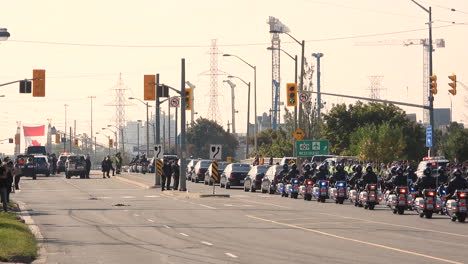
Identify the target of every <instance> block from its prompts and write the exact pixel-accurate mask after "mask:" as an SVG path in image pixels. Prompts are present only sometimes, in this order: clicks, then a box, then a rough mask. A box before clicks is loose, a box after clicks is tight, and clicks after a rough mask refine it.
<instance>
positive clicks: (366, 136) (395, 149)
mask: <svg viewBox="0 0 468 264" xmlns="http://www.w3.org/2000/svg"><path fill="white" fill-rule="evenodd" d="M350 138H351V146H350V150H351V154H352V155H357V156H358V157H359V159H360V160H362V161H371V160H372V161H378V162H390V161H393V160H400V159H404V158H406V153H405V152H404V150H405V147H406V143H405V138H404V135H403V129H402V128H400V127H392V126H391V125H390V124H389V123H383V124H381V125H374V124H368V125H365V126H362V127H359V128H357V129H356V130H355V131H354V132H353V133H352V134H351V136H350Z"/></svg>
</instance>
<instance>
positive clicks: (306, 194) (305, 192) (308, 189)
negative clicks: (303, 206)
mask: <svg viewBox="0 0 468 264" xmlns="http://www.w3.org/2000/svg"><path fill="white" fill-rule="evenodd" d="M313 189H314V182H313V181H312V180H309V179H307V180H305V181H304V185H302V186H301V187H300V189H299V193H300V194H301V195H302V197H303V198H304V200H306V201H310V200H312V194H313Z"/></svg>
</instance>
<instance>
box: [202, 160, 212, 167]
mask: <svg viewBox="0 0 468 264" xmlns="http://www.w3.org/2000/svg"><path fill="white" fill-rule="evenodd" d="M210 164H211V161H209V160H202V161H200V167H202V168H208V167H209V166H210Z"/></svg>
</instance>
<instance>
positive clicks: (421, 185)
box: [414, 168, 436, 196]
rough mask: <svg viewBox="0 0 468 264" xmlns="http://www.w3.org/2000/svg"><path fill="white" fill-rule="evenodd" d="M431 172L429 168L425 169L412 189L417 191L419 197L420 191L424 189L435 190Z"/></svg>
mask: <svg viewBox="0 0 468 264" xmlns="http://www.w3.org/2000/svg"><path fill="white" fill-rule="evenodd" d="M431 174H432V170H431V168H426V169H424V171H423V176H422V177H420V178H419V179H418V180H416V183H415V184H414V187H415V188H416V189H417V190H418V192H419V196H421V195H422V191H423V190H424V189H435V188H436V181H435V179H434V177H432V176H431Z"/></svg>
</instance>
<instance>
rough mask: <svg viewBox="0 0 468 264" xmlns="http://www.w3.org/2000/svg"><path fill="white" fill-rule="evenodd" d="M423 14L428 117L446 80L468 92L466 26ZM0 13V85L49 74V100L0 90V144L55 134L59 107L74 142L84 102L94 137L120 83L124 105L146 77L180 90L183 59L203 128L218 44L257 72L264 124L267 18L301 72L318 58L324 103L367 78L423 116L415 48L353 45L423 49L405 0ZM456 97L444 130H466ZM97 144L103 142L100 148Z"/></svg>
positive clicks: (452, 2) (13, 7)
mask: <svg viewBox="0 0 468 264" xmlns="http://www.w3.org/2000/svg"><path fill="white" fill-rule="evenodd" d="M420 2H421V4H423V5H425V6H429V5H431V6H433V19H434V20H435V22H434V30H433V35H434V38H435V39H438V38H443V39H445V41H446V47H445V48H442V49H436V51H435V52H434V73H435V74H437V76H438V78H439V79H438V83H439V87H438V88H439V94H438V95H436V101H435V107H450V100H449V95H448V93H447V90H448V88H449V87H448V85H447V83H448V82H449V79H448V78H447V76H448V75H449V74H451V73H452V72H454V73H456V74H457V76H458V80H459V81H462V82H465V83H467V84H468V77H467V76H468V67H467V61H468V52H466V47H468V25H467V24H465V25H457V24H455V25H453V24H451V23H449V22H452V21H454V22H457V23H465V22H468V1H463V0H443V1H442V0H431V1H420ZM1 7H2V12H1V16H0V27H5V28H8V31H9V32H10V34H11V37H10V39H9V40H8V41H5V42H1V43H0V83H5V82H9V81H13V80H18V79H24V78H31V77H32V69H35V68H36V69H46V71H47V73H46V74H47V81H46V85H47V88H46V98H32V97H31V95H24V94H21V95H20V94H19V93H18V85H17V84H14V85H10V86H4V87H2V92H1V93H0V94H4V95H5V96H6V97H4V98H0V102H1V106H2V107H1V109H0V117H1V118H3V120H4V121H3V123H2V129H1V130H0V139H3V138H7V137H12V136H13V135H14V134H15V131H16V121H21V122H22V124H24V125H40V124H46V123H47V119H52V124H53V125H55V126H57V127H58V128H59V129H62V130H63V127H64V104H68V105H69V107H68V120H69V121H68V124H72V120H77V131H78V133H89V130H90V120H89V119H90V101H89V99H87V97H88V96H96V97H97V98H96V99H95V104H94V110H95V111H94V130H95V131H97V130H100V128H101V127H104V126H106V125H107V124H113V122H114V114H115V108H114V107H110V106H106V104H111V105H113V104H114V97H115V95H114V93H113V91H112V89H113V88H114V87H115V85H116V84H117V83H118V80H119V73H122V79H123V81H124V83H125V84H126V87H127V88H128V90H127V91H126V92H127V93H126V95H127V96H126V97H129V96H134V97H138V98H142V97H143V75H144V74H156V73H160V74H161V81H162V82H164V83H167V84H170V85H172V86H174V87H177V88H178V87H180V59H181V58H185V59H186V65H187V68H186V71H187V80H189V81H191V82H192V83H194V84H196V85H197V90H196V92H195V93H196V98H195V107H196V111H197V112H198V113H199V116H206V115H207V110H208V102H209V77H208V76H204V75H201V73H203V72H205V71H207V70H208V69H209V55H208V50H209V44H210V40H211V39H217V40H218V44H219V45H220V47H219V49H220V51H221V52H223V53H232V54H236V55H239V56H241V57H242V58H244V59H245V60H246V61H248V62H249V63H251V64H253V65H256V66H257V93H258V114H259V115H260V114H261V113H263V112H267V111H268V110H269V109H270V108H271V53H270V52H269V51H267V50H266V48H267V47H268V46H269V43H270V42H271V39H270V34H269V33H268V30H269V27H268V24H267V23H266V22H267V20H268V16H275V17H277V18H279V19H280V20H281V21H282V22H283V23H284V24H285V25H287V26H288V27H289V28H290V30H291V34H292V35H293V36H295V38H297V39H299V40H302V39H304V40H306V41H307V42H306V53H305V54H306V57H307V59H308V60H311V58H312V57H311V53H313V52H322V53H324V54H325V56H324V57H323V58H322V87H323V88H322V90H323V91H324V92H332V93H343V94H354V95H359V96H368V95H369V91H368V88H369V78H368V76H371V75H383V76H384V79H383V87H384V88H386V91H383V92H382V98H384V99H385V98H387V99H392V100H397V101H406V102H412V103H418V104H422V69H423V65H422V62H423V60H422V55H423V48H422V46H420V45H414V46H409V47H405V46H403V45H384V46H357V45H355V44H356V42H362V41H371V42H376V41H396V42H395V43H398V40H402V41H403V40H406V39H421V38H426V37H427V30H424V29H426V28H427V26H426V24H425V23H426V22H427V14H426V13H425V12H424V11H423V10H421V9H420V8H419V7H417V6H416V5H415V4H413V3H412V2H411V1H410V0H391V1H390V0H388V1H384V0H318V1H314V0H310V1H309V0H289V1H276V0H273V1H271V0H270V1H260V0H257V1H252V0H250V1H247V0H237V1H226V0H221V1H213V0H199V1H185V0H184V1H177V0H174V1H143V0H135V1H121V0H114V1H107V0H101V1H95V0H94V1H91V0H82V1H57V0H43V1H34V0H29V1H26V0H24V1H4V2H3V3H2V4H1ZM450 8H455V9H456V10H457V11H456V12H452V11H450ZM408 31H409V32H408ZM396 32H405V33H398V34H397V33H396ZM383 33H389V34H383ZM390 33H392V34H390ZM358 36H365V37H360V38H358ZM351 37H355V38H351ZM281 40H282V48H283V49H285V50H287V51H288V52H289V53H291V54H300V46H299V45H297V44H296V43H293V42H292V40H291V39H290V38H289V37H288V36H286V35H283V36H281ZM54 43H68V44H82V45H56V44H54ZM86 44H92V45H88V46H87V45H86ZM95 44H99V45H103V46H93V45H95ZM125 46H133V47H125ZM135 46H140V47H135ZM142 46H152V47H142ZM190 46H191V47H190ZM193 46H198V47H193ZM281 62H282V63H281V76H282V85H281V92H282V93H283V90H284V89H285V88H284V86H285V83H286V82H291V81H292V80H293V77H294V65H293V61H292V60H290V59H289V58H288V57H286V56H282V57H281ZM219 69H220V70H223V71H225V72H227V73H229V74H232V75H237V76H240V77H241V78H243V79H245V80H246V81H253V72H252V70H251V69H250V68H249V67H247V66H246V65H244V64H242V63H241V62H240V61H238V60H236V59H235V58H223V57H221V56H220V57H219ZM223 79H225V78H224V77H223V76H220V78H219V81H220V85H219V93H220V94H221V95H222V96H220V97H219V107H220V111H221V113H222V122H223V125H224V126H225V127H226V124H227V122H228V120H229V121H230V119H231V118H230V116H231V113H230V106H231V105H230V89H229V86H228V85H227V84H224V83H222V80H223ZM236 84H237V92H236V97H237V100H236V109H237V110H238V111H239V113H238V114H237V120H236V122H237V130H238V132H244V131H245V123H246V121H245V120H246V112H247V89H246V87H245V86H244V85H243V84H242V83H240V82H237V81H236ZM458 92H459V93H458V95H457V96H455V97H452V100H453V119H454V120H455V121H463V122H465V123H468V111H467V110H468V108H467V106H466V105H465V102H464V99H463V98H464V97H465V98H466V97H467V94H468V92H467V90H465V89H464V88H463V87H461V86H460V85H459V89H458ZM323 100H324V101H325V102H326V109H325V110H327V109H329V108H330V107H331V105H332V104H336V103H342V102H347V103H350V102H352V101H348V100H343V99H340V98H335V97H327V96H324V97H323ZM252 105H253V102H252ZM163 108H164V109H166V105H163ZM405 110H407V112H416V113H417V114H418V120H420V119H422V115H421V113H422V111H421V110H419V109H414V108H405ZM126 115H127V120H136V119H145V117H146V112H145V107H144V106H143V105H142V104H141V103H138V102H134V106H129V107H127V109H126ZM251 120H253V116H252V118H251ZM98 140H101V141H104V137H102V138H99V137H98ZM22 147H23V146H22ZM0 152H6V153H12V152H13V145H12V144H10V145H6V144H1V145H0Z"/></svg>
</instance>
